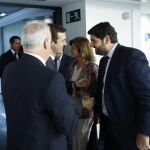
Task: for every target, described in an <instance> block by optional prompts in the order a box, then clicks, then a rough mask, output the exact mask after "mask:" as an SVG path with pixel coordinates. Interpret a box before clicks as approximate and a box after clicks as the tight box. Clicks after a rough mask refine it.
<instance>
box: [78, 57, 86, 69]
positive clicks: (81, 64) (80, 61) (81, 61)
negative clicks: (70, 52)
mask: <svg viewBox="0 0 150 150" xmlns="http://www.w3.org/2000/svg"><path fill="white" fill-rule="evenodd" d="M84 63H85V60H84V59H83V58H81V57H79V58H77V69H80V68H81V67H82V66H83V65H84Z"/></svg>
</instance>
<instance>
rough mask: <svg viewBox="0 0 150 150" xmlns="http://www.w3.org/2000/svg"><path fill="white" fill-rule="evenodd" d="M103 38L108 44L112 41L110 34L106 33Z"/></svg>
mask: <svg viewBox="0 0 150 150" xmlns="http://www.w3.org/2000/svg"><path fill="white" fill-rule="evenodd" d="M103 40H104V44H108V43H110V42H111V40H110V37H109V35H106V36H105V37H104V39H103Z"/></svg>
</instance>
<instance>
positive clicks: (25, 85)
mask: <svg viewBox="0 0 150 150" xmlns="http://www.w3.org/2000/svg"><path fill="white" fill-rule="evenodd" d="M2 93H3V99H4V106H5V110H6V117H7V136H8V137H7V149H8V150H67V141H66V135H67V136H68V135H69V136H70V135H73V134H74V132H75V131H76V129H77V125H78V121H77V117H76V115H75V112H74V111H73V107H72V105H71V103H70V101H69V100H68V99H69V97H68V95H67V93H66V88H65V81H64V78H63V77H62V75H61V74H59V73H56V72H54V71H52V70H51V69H48V68H47V67H45V66H44V65H43V64H42V63H41V61H39V60H38V59H37V58H35V57H33V56H30V55H27V54H24V55H23V56H22V58H21V59H20V60H18V61H16V62H14V63H11V64H9V65H8V66H7V67H6V69H5V71H4V73H3V77H2Z"/></svg>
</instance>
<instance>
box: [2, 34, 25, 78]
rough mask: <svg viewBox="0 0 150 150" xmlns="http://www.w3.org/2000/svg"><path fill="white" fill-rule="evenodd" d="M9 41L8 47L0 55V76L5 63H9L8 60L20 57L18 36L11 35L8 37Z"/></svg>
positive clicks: (11, 60)
mask: <svg viewBox="0 0 150 150" xmlns="http://www.w3.org/2000/svg"><path fill="white" fill-rule="evenodd" d="M9 43H10V49H9V50H8V51H7V52H5V53H3V54H2V55H1V56H0V77H2V74H3V71H4V69H5V67H6V65H7V64H9V63H10V62H13V61H16V60H18V59H20V58H21V56H22V53H23V52H22V51H20V47H21V39H20V37H18V36H12V37H11V38H10V39H9Z"/></svg>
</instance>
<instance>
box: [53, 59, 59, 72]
mask: <svg viewBox="0 0 150 150" xmlns="http://www.w3.org/2000/svg"><path fill="white" fill-rule="evenodd" d="M58 59H59V57H55V59H54V64H55V70H56V71H58V70H57V60H58Z"/></svg>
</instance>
